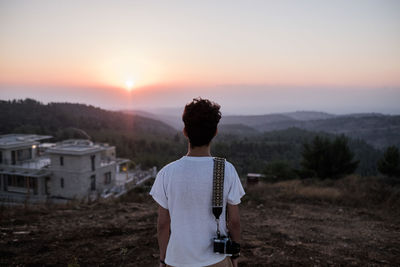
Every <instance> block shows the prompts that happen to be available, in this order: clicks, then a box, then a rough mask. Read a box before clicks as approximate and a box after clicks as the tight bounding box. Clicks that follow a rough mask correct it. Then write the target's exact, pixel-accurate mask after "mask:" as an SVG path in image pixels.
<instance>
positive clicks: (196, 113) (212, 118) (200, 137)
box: [182, 97, 221, 147]
mask: <svg viewBox="0 0 400 267" xmlns="http://www.w3.org/2000/svg"><path fill="white" fill-rule="evenodd" d="M220 108H221V106H220V105H218V104H217V103H214V102H212V101H210V100H208V99H202V98H200V97H199V98H194V99H193V101H192V102H190V103H189V104H187V105H186V106H185V110H184V111H183V115H182V120H183V122H184V123H185V129H186V132H187V135H188V138H189V142H190V145H191V146H192V147H196V146H204V145H208V144H209V143H210V142H211V140H212V139H213V137H214V136H215V133H216V131H217V125H218V122H219V120H220V119H221V112H220V111H219V109H220Z"/></svg>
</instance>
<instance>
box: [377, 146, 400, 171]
mask: <svg viewBox="0 0 400 267" xmlns="http://www.w3.org/2000/svg"><path fill="white" fill-rule="evenodd" d="M378 170H379V171H380V172H381V173H382V174H384V175H387V176H389V177H398V178H400V153H399V149H398V148H397V147H395V146H390V147H388V148H387V149H386V150H385V153H384V154H383V157H382V158H381V159H380V160H379V161H378Z"/></svg>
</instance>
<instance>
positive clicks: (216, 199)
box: [212, 157, 225, 237]
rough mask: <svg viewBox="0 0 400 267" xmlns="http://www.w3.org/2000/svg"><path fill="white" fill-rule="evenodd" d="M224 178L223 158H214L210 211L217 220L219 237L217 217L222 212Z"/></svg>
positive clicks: (217, 220)
mask: <svg viewBox="0 0 400 267" xmlns="http://www.w3.org/2000/svg"><path fill="white" fill-rule="evenodd" d="M224 178H225V159H224V158H217V157H215V158H214V173H213V198H212V212H213V214H214V216H215V220H216V222H217V235H218V237H220V231H219V217H220V215H221V213H222V208H223V200H224Z"/></svg>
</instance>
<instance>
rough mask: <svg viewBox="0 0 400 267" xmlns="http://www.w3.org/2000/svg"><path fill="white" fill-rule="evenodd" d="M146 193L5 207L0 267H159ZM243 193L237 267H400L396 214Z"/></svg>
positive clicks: (264, 190) (273, 190) (272, 193)
mask: <svg viewBox="0 0 400 267" xmlns="http://www.w3.org/2000/svg"><path fill="white" fill-rule="evenodd" d="M146 190H147V189H143V188H142V189H136V190H134V191H132V192H131V193H129V194H128V195H127V196H125V197H124V198H123V199H121V200H119V201H117V202H112V203H110V202H108V203H93V204H70V205H65V206H61V207H60V206H42V207H33V208H32V207H28V208H25V207H19V208H15V207H14V208H2V209H1V211H0V216H1V217H0V218H1V221H0V236H1V239H0V266H74V267H75V266H158V247H157V239H156V205H155V204H154V202H153V201H152V200H151V198H150V197H149V196H148V195H147V192H146ZM246 191H247V195H246V196H245V197H244V199H243V203H242V204H241V220H242V229H243V231H242V237H243V240H242V256H241V258H240V266H268V265H273V266H274V265H294V266H298V265H300V266H301V265H302V266H339V265H346V266H347V265H357V266H366V265H369V266H396V265H397V266H399V265H400V224H399V222H400V220H399V217H400V216H399V215H398V213H392V212H391V211H390V210H389V211H388V210H386V209H382V207H381V206H371V205H364V206H363V205H361V206H360V205H348V204H346V203H345V204H340V202H339V203H338V202H337V201H336V202H335V201H332V199H329V198H328V199H325V198H322V199H321V198H318V199H315V196H314V198H313V197H305V195H304V194H303V195H302V197H299V198H293V197H287V195H286V194H283V193H282V190H281V189H279V188H278V187H277V186H268V185H264V186H262V187H258V188H256V189H252V188H248V189H247V190H246ZM308 196H310V195H308ZM334 197H335V198H340V197H341V196H340V195H334Z"/></svg>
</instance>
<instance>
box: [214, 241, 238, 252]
mask: <svg viewBox="0 0 400 267" xmlns="http://www.w3.org/2000/svg"><path fill="white" fill-rule="evenodd" d="M214 253H216V254H225V255H227V256H238V255H239V253H240V245H239V244H238V243H236V242H235V241H232V240H231V239H230V238H229V237H227V236H221V237H216V238H214Z"/></svg>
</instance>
